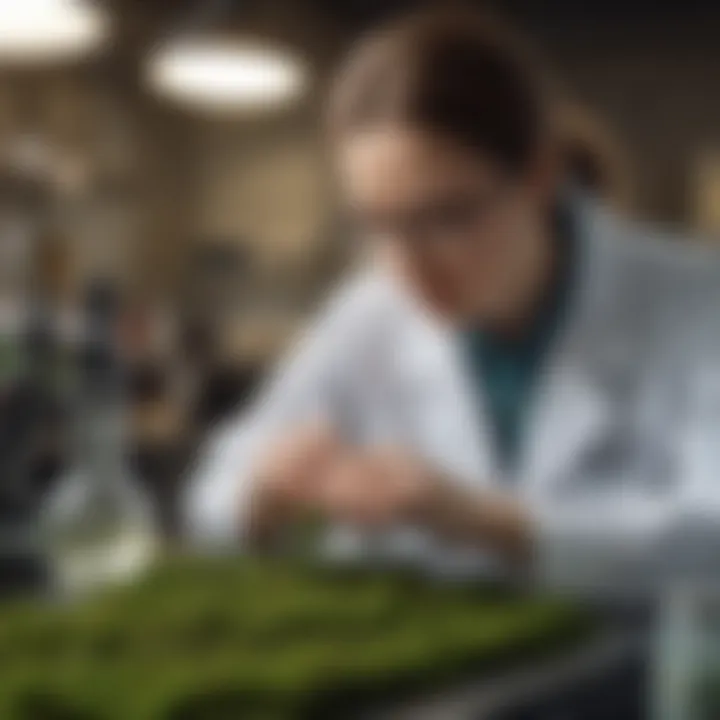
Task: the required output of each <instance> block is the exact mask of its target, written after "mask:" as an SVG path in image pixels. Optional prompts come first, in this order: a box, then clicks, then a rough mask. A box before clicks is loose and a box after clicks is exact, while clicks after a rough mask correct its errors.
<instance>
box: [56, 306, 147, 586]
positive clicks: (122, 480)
mask: <svg viewBox="0 0 720 720" xmlns="http://www.w3.org/2000/svg"><path fill="white" fill-rule="evenodd" d="M103 303H104V301H103V300H102V294H101V293H100V296H99V297H96V298H95V303H94V305H93V307H92V308H91V312H90V313H89V314H90V317H91V322H89V323H88V327H87V329H86V330H87V336H86V337H85V339H84V340H83V348H82V350H81V352H80V359H79V363H78V370H79V372H78V373H77V382H76V392H75V393H74V395H75V402H74V403H73V409H72V414H73V416H74V417H73V421H72V422H73V428H72V441H71V446H72V455H73V457H72V458H71V461H70V463H69V470H68V472H67V473H66V475H65V476H64V477H63V478H61V479H60V481H59V483H58V486H57V489H56V490H55V492H54V493H53V494H52V495H51V497H50V498H49V500H48V502H47V504H46V507H45V512H44V523H43V527H44V529H45V537H46V540H47V545H48V556H49V558H50V561H51V566H52V573H53V580H54V583H55V586H56V587H57V588H58V589H59V590H60V592H61V593H64V594H76V593H78V592H83V591H86V590H90V589H93V588H95V587H98V586H102V585H105V584H108V583H113V582H124V581H129V580H132V579H133V578H134V577H136V576H137V575H138V574H139V573H141V572H142V571H143V570H144V569H145V568H147V567H148V565H149V564H150V563H151V561H152V560H153V558H154V557H155V555H156V553H157V549H158V538H157V534H156V527H155V525H156V524H155V522H154V513H153V508H152V505H151V503H150V501H149V498H148V497H147V495H146V493H145V492H144V490H143V488H142V487H141V485H140V484H139V483H138V482H137V481H136V478H135V476H134V474H133V473H132V471H131V468H130V465H129V463H128V460H127V445H126V432H125V405H124V397H123V383H122V381H121V373H120V371H119V366H118V363H117V361H116V358H115V357H114V355H115V353H114V352H113V346H112V342H111V333H110V332H108V329H107V328H108V326H109V325H110V323H109V322H108V321H109V318H108V317H106V315H108V312H107V308H105V307H104V305H103ZM96 306H99V307H96Z"/></svg>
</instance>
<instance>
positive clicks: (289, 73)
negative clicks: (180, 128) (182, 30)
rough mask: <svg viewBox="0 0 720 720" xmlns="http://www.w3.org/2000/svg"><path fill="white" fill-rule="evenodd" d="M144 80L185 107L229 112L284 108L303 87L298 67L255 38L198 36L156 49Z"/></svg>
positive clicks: (278, 49)
mask: <svg viewBox="0 0 720 720" xmlns="http://www.w3.org/2000/svg"><path fill="white" fill-rule="evenodd" d="M147 73H148V81H149V84H150V86H151V87H152V88H153V89H154V90H155V91H156V92H157V93H158V94H160V95H163V96H165V97H168V98H169V99H172V100H174V101H175V102H177V103H178V104H181V105H184V106H187V107H189V108H191V109H195V110H200V111H207V112H214V113H233V112H239V111H240V112H247V111H265V110H271V109H275V108H278V107H284V106H286V105H288V104H289V103H291V102H292V101H294V100H295V99H297V98H298V96H299V95H300V94H301V93H302V91H303V90H304V88H305V85H306V81H307V72H306V68H305V67H304V65H303V63H302V62H301V61H300V60H299V59H298V58H296V57H295V56H294V55H293V54H291V53H289V52H288V51H286V50H284V49H283V48H281V47H278V46H275V45H272V44H266V43H263V42H260V41H259V40H256V39H240V38H229V37H222V36H219V37H218V36H213V35H199V36H194V37H193V36H191V37H188V38H183V39H178V40H175V41H174V42H171V43H169V44H167V45H166V46H164V47H161V48H159V49H158V50H156V51H155V53H154V54H153V55H152V56H151V58H150V61H149V64H148V71H147Z"/></svg>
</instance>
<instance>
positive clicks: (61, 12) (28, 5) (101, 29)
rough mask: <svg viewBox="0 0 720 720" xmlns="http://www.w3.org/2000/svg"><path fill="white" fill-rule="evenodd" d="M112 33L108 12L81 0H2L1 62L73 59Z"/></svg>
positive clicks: (0, 6)
mask: <svg viewBox="0 0 720 720" xmlns="http://www.w3.org/2000/svg"><path fill="white" fill-rule="evenodd" d="M108 35H109V21H108V18H107V15H106V14H105V13H104V12H102V10H101V9H100V8H99V7H98V6H96V5H91V4H88V3H86V2H81V1H80V0H0V63H11V64H18V63H21V64H36V63H45V62H57V61H59V60H71V59H76V58H78V57H80V56H83V55H85V54H87V53H88V52H91V51H93V50H96V49H97V48H98V47H99V46H100V45H101V44H102V43H103V41H104V40H106V39H107V37H108Z"/></svg>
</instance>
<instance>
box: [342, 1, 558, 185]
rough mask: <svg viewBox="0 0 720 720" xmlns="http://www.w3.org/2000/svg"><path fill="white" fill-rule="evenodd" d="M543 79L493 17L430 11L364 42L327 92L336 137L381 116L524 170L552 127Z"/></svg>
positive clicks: (461, 10)
mask: <svg viewBox="0 0 720 720" xmlns="http://www.w3.org/2000/svg"><path fill="white" fill-rule="evenodd" d="M546 106H547V102H546V91H545V83H544V78H543V75H542V74H541V73H539V72H538V71H537V67H536V64H535V62H534V61H533V60H531V59H530V56H529V55H528V53H527V49H526V48H524V47H523V46H522V44H520V43H519V42H518V40H517V38H516V37H515V36H514V35H513V34H512V33H510V32H509V31H508V30H507V28H505V27H504V26H502V25H500V24H499V23H498V21H497V20H496V19H494V18H489V17H488V16H487V15H485V14H484V13H481V12H479V11H477V10H473V9H469V8H466V7H456V8H454V9H444V10H439V11H438V10H430V11H423V12H421V13H419V14H417V15H414V16H410V17H409V18H404V19H402V20H400V21H399V22H397V23H394V24H392V25H390V26H388V27H386V28H383V29H381V30H379V31H377V32H375V33H373V34H371V35H370V36H368V37H366V38H364V39H363V40H361V41H360V43H359V44H358V45H357V46H356V47H355V48H354V50H353V51H352V52H351V53H350V56H349V58H348V60H347V62H346V63H345V65H344V66H343V67H342V68H341V70H340V72H339V74H338V76H337V79H336V82H335V85H334V88H333V91H332V93H331V96H330V104H329V121H330V130H331V133H332V134H333V135H336V136H337V135H339V134H343V133H345V132H347V131H351V130H354V129H357V128H362V127H365V126H367V125H372V124H375V123H379V122H401V123H408V124H412V125H415V126H417V127H420V128H423V129H426V130H429V131H432V132H438V133H441V134H443V135H446V136H448V137H450V138H451V139H453V140H455V141H458V142H460V143H462V144H463V145H465V146H467V147H469V148H472V149H474V150H477V151H481V152H483V153H486V154H488V155H489V156H490V157H492V158H493V159H494V160H495V161H497V162H498V163H499V164H501V165H502V166H503V167H504V168H505V169H507V170H510V171H517V172H520V171H522V170H523V169H525V168H526V166H527V165H528V163H529V162H530V161H531V160H532V158H533V156H534V154H535V152H536V150H537V148H538V145H539V144H540V141H541V138H542V136H543V134H544V132H545V126H546V115H547V112H546Z"/></svg>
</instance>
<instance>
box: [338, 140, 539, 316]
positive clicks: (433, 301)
mask: <svg viewBox="0 0 720 720" xmlns="http://www.w3.org/2000/svg"><path fill="white" fill-rule="evenodd" d="M538 164H539V163H538ZM338 166H339V174H340V182H341V185H342V190H343V193H344V195H345V199H346V202H347V205H348V207H349V209H350V212H351V214H352V216H353V218H354V219H355V221H356V224H357V226H358V227H359V229H360V230H361V235H362V236H363V237H364V238H366V239H367V240H368V241H369V242H370V243H371V246H372V249H373V252H374V253H375V254H376V256H377V258H378V259H379V260H380V262H381V263H382V264H383V265H384V266H385V267H387V268H388V269H389V270H390V271H391V272H392V273H393V274H394V275H395V276H396V277H397V278H398V279H399V280H400V281H401V282H403V283H404V284H406V285H407V286H408V287H409V289H410V290H411V292H413V293H414V294H415V295H416V296H417V297H419V298H420V299H421V300H422V301H423V302H424V303H425V304H426V305H427V306H428V307H429V308H430V309H431V310H433V311H435V312H436V313H438V314H441V315H442V316H445V317H449V318H451V319H454V320H461V321H462V320H465V321H478V320H479V321H481V322H482V321H490V322H493V321H497V320H502V319H505V315H506V313H507V308H508V307H512V306H514V305H513V303H515V305H516V304H517V303H516V302H515V301H514V298H515V296H516V294H517V293H518V292H521V293H522V292H524V287H525V284H526V283H527V282H528V279H529V278H530V279H531V278H534V277H535V276H536V275H537V272H536V265H537V263H538V262H542V260H541V258H542V257H543V252H544V250H543V249H542V247H541V246H542V239H543V238H542V235H543V232H542V231H543V226H544V223H545V217H546V215H545V211H546V208H547V205H548V203H547V200H548V197H549V195H550V193H548V189H549V188H548V185H549V183H548V182H547V181H546V179H545V178H543V177H542V176H543V173H542V172H540V171H539V170H538V171H537V172H536V171H534V170H530V171H529V172H528V173H527V177H524V178H521V179H518V178H512V177H510V176H508V175H507V174H504V173H503V172H502V171H501V170H500V169H499V168H498V166H497V165H496V164H494V163H492V162H491V161H490V160H489V159H484V158H483V157H482V156H481V155H480V154H478V153H474V152H471V151H468V150H466V149H464V148H463V147H462V146H460V145H458V144H454V143H453V142H451V141H448V140H446V139H444V138H442V137H437V136H435V135H432V134H429V133H426V132H422V131H418V130H413V129H409V128H377V129H369V130H362V131H358V132H356V133H355V134H352V135H349V136H346V137H345V138H344V139H343V140H342V141H341V142H340V143H339V148H338ZM530 281H531V282H532V280H530Z"/></svg>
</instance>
